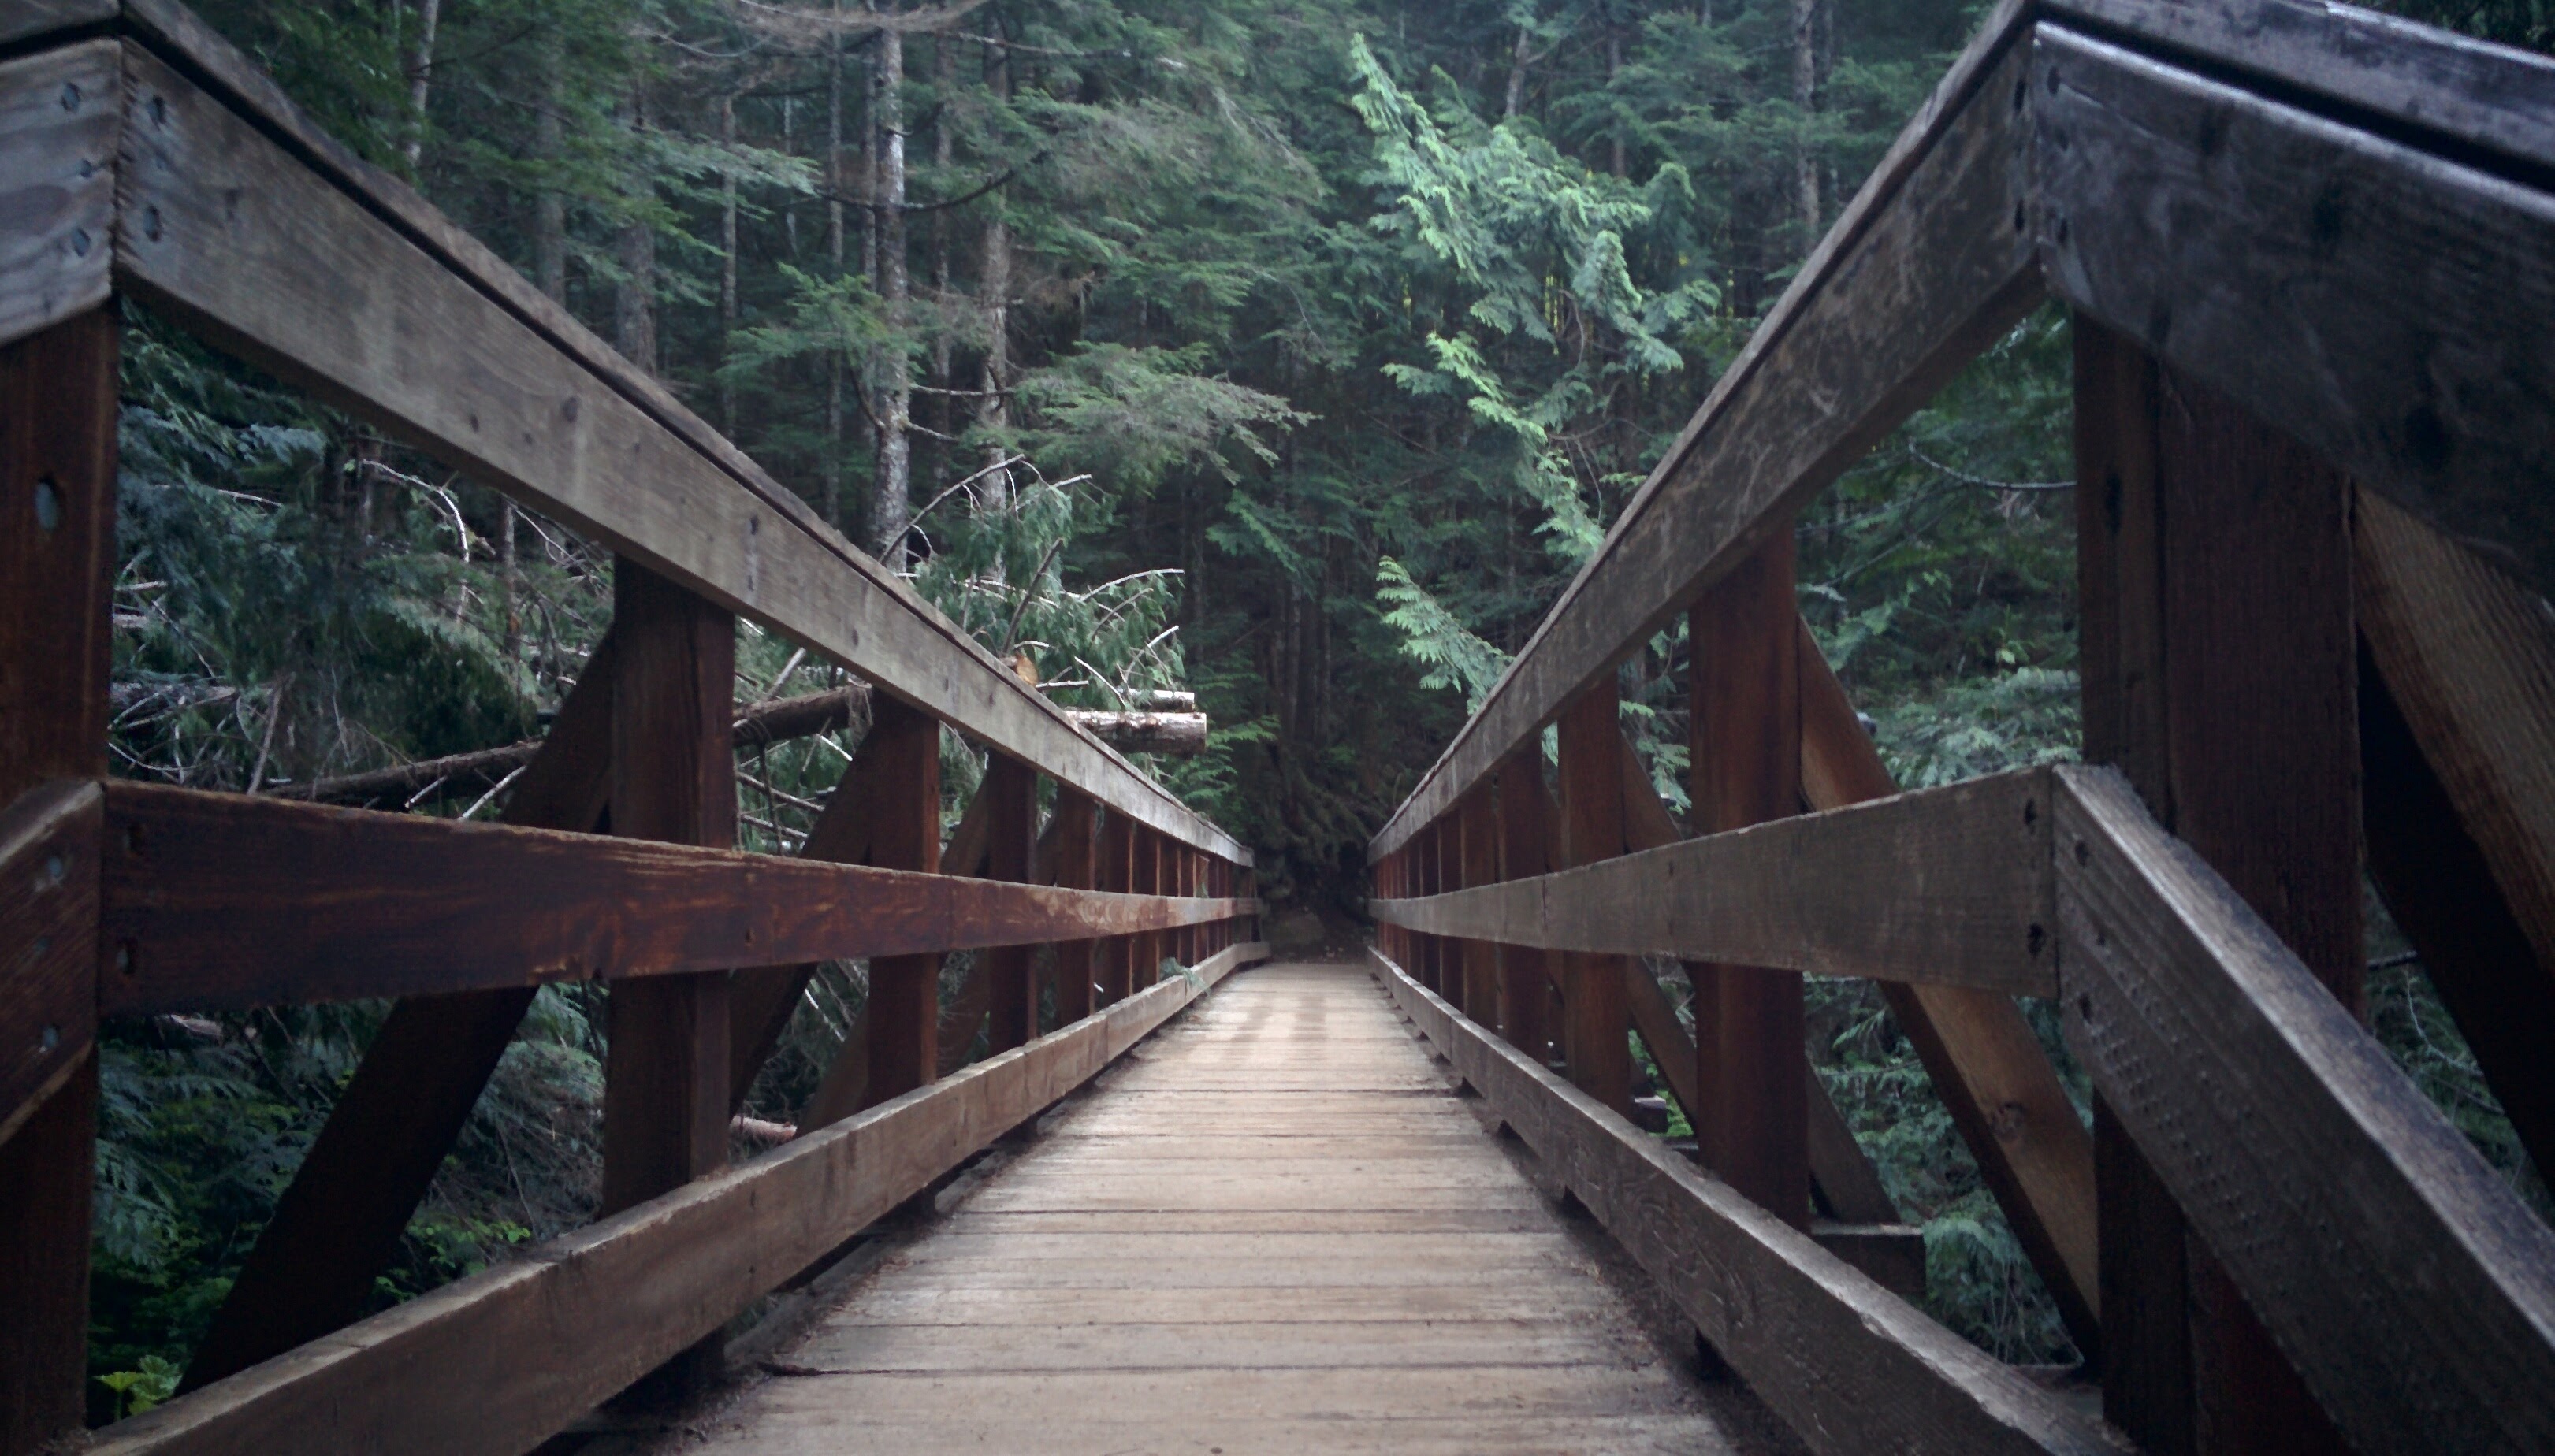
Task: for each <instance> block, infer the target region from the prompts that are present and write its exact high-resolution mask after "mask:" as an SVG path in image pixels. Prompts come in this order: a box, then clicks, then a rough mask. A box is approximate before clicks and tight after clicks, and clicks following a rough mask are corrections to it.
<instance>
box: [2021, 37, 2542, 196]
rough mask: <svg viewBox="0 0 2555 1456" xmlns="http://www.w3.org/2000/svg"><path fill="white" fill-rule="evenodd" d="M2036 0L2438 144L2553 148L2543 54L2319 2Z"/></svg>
mask: <svg viewBox="0 0 2555 1456" xmlns="http://www.w3.org/2000/svg"><path fill="white" fill-rule="evenodd" d="M2038 9H2039V13H2040V14H2041V15H2043V16H2045V17H2049V18H2052V19H2057V20H2062V21H2065V22H2067V23H2068V24H2070V25H2071V26H2075V27H2078V28H2081V29H2084V30H2087V31H2090V32H2093V33H2096V34H2101V35H2106V36H2108V37H2110V38H2111V39H2114V40H2117V41H2119V42H2120V43H2122V44H2124V45H2127V46H2129V47H2132V48H2134V49H2137V50H2142V51H2147V52H2151V53H2154V54H2157V55H2159V56H2160V57H2162V58H2164V59H2168V60H2177V59H2178V60H2184V61H2200V62H2204V63H2206V64H2207V65H2209V66H2212V67H2219V68H2224V69H2228V70H2233V71H2236V72H2240V73H2242V74H2244V75H2245V76H2247V77H2248V78H2250V79H2252V80H2256V81H2265V82H2269V83H2271V84H2270V86H2269V87H2266V89H2277V90H2281V91H2284V92H2287V93H2288V94H2290V95H2291V96H2293V97H2296V98H2300V99H2304V100H2307V101H2308V102H2309V103H2310V104H2312V105H2313V106H2315V107H2316V108H2317V109H2319V110H2323V111H2325V112H2328V113H2329V114H2332V115H2335V116H2337V117H2338V118H2342V119H2346V120H2358V121H2364V122H2372V123H2375V124H2377V125H2378V126H2382V127H2383V128H2384V129H2386V130H2391V131H2397V132H2411V133H2415V134H2419V135H2421V136H2423V138H2424V140H2425V142H2426V144H2429V145H2433V146H2437V147H2440V148H2441V149H2443V150H2455V151H2460V152H2469V153H2483V154H2489V155H2492V156H2494V157H2495V158H2496V159H2497V160H2498V162H2500V163H2515V164H2517V165H2518V166H2519V167H2520V168H2523V169H2528V170H2534V171H2540V172H2542V171H2543V170H2544V168H2545V167H2546V163H2547V159H2548V158H2549V157H2555V66H2550V65H2549V64H2548V62H2547V61H2546V59H2545V58H2544V57H2542V56H2532V55H2529V54H2528V53H2526V52H2522V51H2517V50H2513V49H2511V48H2509V47H2505V46H2496V45H2493V44H2491V43H2490V42H2485V41H2479V40H2475V39H2472V38H2470V37H2467V36H2462V35H2459V34H2457V33H2456V32H2454V31H2448V30H2443V29H2441V28H2439V27H2437V26H2428V25H2423V24H2421V23H2419V22H2417V21H2412V20H2406V19H2401V18H2398V17H2396V16H2392V15H2381V14H2378V13H2377V12H2375V11H2371V10H2362V9H2359V8H2358V7H2355V6H2349V5H2334V4H2325V3H2321V0H2184V3H2178V4H2156V3H2153V0H2046V3H2043V4H2042V5H2040V6H2039V7H2038Z"/></svg>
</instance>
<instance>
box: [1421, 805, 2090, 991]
mask: <svg viewBox="0 0 2555 1456" xmlns="http://www.w3.org/2000/svg"><path fill="white" fill-rule="evenodd" d="M2049 885H2050V881H2049V783H2048V771H2047V770H2045V769H2022V770H2017V771H2015V772H2013V773H2009V774H1999V775H1996V776H1994V777H1992V778H1987V779H1978V780H1973V781H1971V782H1969V783H1967V784H1956V785H1952V786H1949V787H1947V788H1943V789H1924V790H1921V791H1918V792H1914V793H1904V794H1900V795H1898V796H1896V797H1894V798H1886V799H1880V800H1877V801H1874V802H1871V803H1864V804H1857V805H1854V806H1853V807H1850V808H1840V809H1831V810H1828V811H1826V812H1824V813H1815V814H1805V815H1802V816H1801V817H1798V818H1792V819H1778V820H1775V821H1773V822H1771V823H1766V824H1760V825H1757V826H1754V827H1752V828H1747V829H1737V830H1733V831H1731V832H1729V833H1726V834H1710V835H1705V836H1703V837H1701V838H1696V839H1683V840H1679V841H1677V842H1675V843H1673V844H1668V845H1663V846H1661V847H1659V848H1657V849H1648V850H1642V851H1641V852H1640V853H1637V854H1628V855H1625V856H1622V857H1621V858H1618V859H1611V860H1605V861H1602V862H1600V863H1597V864H1592V865H1586V866H1583V867H1581V868H1579V869H1575V870H1563V871H1560V872H1559V873H1556V874H1550V875H1542V876H1538V877H1536V878H1533V879H1530V880H1508V881H1502V882H1500V883H1497V884H1492V885H1484V886H1480V887H1478V888H1475V889H1470V890H1457V891H1450V892H1448V893H1446V894H1442V895H1433V896H1426V897H1421V898H1418V899H1404V900H1377V901H1373V902H1370V908H1371V910H1372V911H1373V913H1374V915H1375V917H1376V918H1377V919H1379V920H1382V921H1385V922H1386V923H1388V924H1395V925H1400V926H1403V927H1404V928H1407V929H1411V930H1417V931H1419V932H1421V933H1423V934H1429V935H1443V936H1450V937H1468V938H1473V939H1481V940H1492V941H1499V942H1502V943H1505V944H1510V945H1530V946H1538V947H1541V948H1543V949H1547V950H1570V951H1585V952H1595V953H1605V954H1622V955H1668V956H1675V957H1678V958H1680V959H1684V960H1698V961H1734V962H1744V963H1747V964H1752V965H1764V966H1774V967H1779V968H1781V969H1785V970H1795V971H1802V972H1806V973H1809V974H1813V975H1827V976H1865V977H1870V978H1872V979H1874V980H1880V981H1916V982H1924V983H1927V984H1932V985H1946V986H1969V987H1976V988H1979V989H1982V990H1989V991H2002V992H2006V993H2008V994H2011V995H2016V996H2051V995H2054V994H2056V991H2057V975H2056V961H2057V957H2056V955H2055V953H2054V950H2055V939H2054V936H2053V935H2052V933H2051V930H2050V926H2051V923H2052V922H2051V919H2050V911H2049V893H2050V891H2049Z"/></svg>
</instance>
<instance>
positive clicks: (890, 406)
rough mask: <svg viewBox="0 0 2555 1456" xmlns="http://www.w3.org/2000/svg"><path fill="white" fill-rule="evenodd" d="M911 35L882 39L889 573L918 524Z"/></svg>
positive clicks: (875, 521) (881, 389) (879, 503)
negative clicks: (908, 166)
mask: <svg viewBox="0 0 2555 1456" xmlns="http://www.w3.org/2000/svg"><path fill="white" fill-rule="evenodd" d="M904 91H905V35H904V33H903V32H901V31H895V30H883V31H881V32H880V33H879V39H878V139H879V194H878V206H877V208H876V209H875V210H876V212H877V213H878V219H879V220H878V231H879V277H880V280H881V283H882V284H883V287H882V288H881V289H880V290H879V292H880V293H881V294H882V295H883V296H884V297H885V300H886V303H887V323H888V329H889V332H890V336H889V340H888V346H887V347H886V348H885V349H882V350H880V351H879V371H878V373H879V380H878V389H877V392H876V393H875V394H874V395H873V396H872V398H873V401H874V404H875V409H876V412H877V415H878V430H879V451H878V478H877V480H876V481H875V482H874V483H873V485H872V487H871V490H872V495H871V508H870V540H871V543H872V546H871V549H872V550H873V551H874V552H875V553H876V554H877V556H878V558H879V559H880V560H881V561H883V562H885V563H886V565H887V567H888V569H889V570H892V571H902V570H904V569H905V566H906V549H905V533H906V528H907V527H908V526H909V525H910V524H912V521H913V500H912V498H911V495H910V479H911V474H912V458H911V454H910V451H911V449H912V441H911V439H910V438H909V437H908V435H907V430H906V424H907V414H908V412H909V411H910V410H911V409H912V408H913V385H912V381H911V380H910V379H909V378H908V376H907V367H908V366H907V364H906V357H905V347H904V333H905V327H906V313H907V307H906V303H907V295H908V285H907V280H906V271H905V99H904Z"/></svg>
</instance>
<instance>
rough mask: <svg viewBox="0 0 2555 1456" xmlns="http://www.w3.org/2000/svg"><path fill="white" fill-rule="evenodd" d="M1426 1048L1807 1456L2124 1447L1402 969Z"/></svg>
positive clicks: (1390, 977) (1407, 1003) (1394, 977)
mask: <svg viewBox="0 0 2555 1456" xmlns="http://www.w3.org/2000/svg"><path fill="white" fill-rule="evenodd" d="M1378 972H1379V975H1380V976H1381V978H1382V979H1383V980H1384V981H1385V984H1386V986H1387V989H1389V990H1390V991H1392V993H1393V995H1394V998H1395V1000H1396V1001H1397V1002H1398V1003H1399V1005H1400V1006H1401V1009H1402V1012H1403V1014H1404V1015H1406V1016H1408V1017H1409V1018H1410V1020H1411V1022H1412V1023H1413V1025H1415V1026H1416V1027H1417V1028H1418V1029H1419V1032H1420V1034H1421V1035H1423V1036H1426V1037H1427V1038H1428V1039H1429V1041H1430V1042H1431V1043H1433V1044H1434V1045H1435V1046H1436V1048H1437V1049H1438V1051H1439V1052H1440V1053H1441V1054H1442V1055H1444V1056H1446V1057H1447V1058H1448V1059H1449V1060H1450V1061H1451V1062H1452V1063H1453V1064H1454V1068H1455V1072H1456V1074H1457V1075H1459V1076H1461V1077H1462V1078H1463V1079H1464V1080H1465V1081H1466V1082H1467V1083H1469V1084H1471V1085H1472V1087H1473V1088H1474V1089H1475V1090H1476V1091H1478V1092H1479V1093H1481V1095H1482V1097H1483V1099H1484V1101H1485V1102H1486V1103H1487V1104H1489V1107H1490V1110H1491V1111H1492V1112H1494V1113H1495V1114H1496V1115H1497V1116H1498V1117H1499V1118H1500V1119H1501V1120H1502V1121H1503V1122H1505V1123H1507V1124H1508V1126H1509V1127H1510V1128H1511V1129H1512V1130H1514V1131H1515V1132H1516V1133H1517V1135H1518V1136H1519V1137H1520V1138H1521V1139H1523V1140H1524V1141H1525V1143H1526V1145H1527V1146H1528V1147H1530V1148H1532V1149H1533V1150H1534V1152H1535V1154H1536V1156H1537V1157H1539V1158H1540V1159H1542V1162H1543V1165H1544V1166H1545V1167H1546V1168H1548V1169H1550V1170H1551V1171H1552V1173H1553V1174H1554V1175H1555V1176H1556V1177H1557V1178H1559V1179H1560V1180H1561V1181H1562V1182H1563V1183H1565V1184H1566V1185H1567V1186H1568V1187H1569V1189H1570V1190H1571V1192H1572V1193H1573V1194H1574V1195H1575V1196H1576V1197H1577V1198H1578V1199H1579V1201H1580V1202H1581V1203H1582V1204H1584V1205H1586V1207H1587V1208H1588V1210H1589V1212H1590V1213H1591V1214H1592V1215H1593V1216H1594V1217H1595V1218H1596V1219H1597V1221H1598V1222H1599V1223H1601V1224H1603V1225H1604V1226H1605V1228H1606V1230H1607V1232H1609V1233H1611V1234H1613V1235H1614V1236H1615V1239H1616V1241H1617V1242H1618V1243H1620V1244H1621V1245H1622V1246H1623V1247H1624V1249H1625V1252H1627V1253H1628V1254H1630V1255H1631V1256H1632V1257H1633V1258H1634V1260H1635V1261H1637V1262H1638V1263H1639V1264H1640V1265H1641V1266H1642V1269H1643V1270H1645V1271H1647V1272H1648V1274H1650V1276H1651V1277H1653V1278H1655V1279H1657V1280H1658V1281H1659V1286H1660V1288H1661V1290H1662V1291H1663V1292H1664V1293H1665V1294H1666V1295H1667V1296H1668V1297H1669V1298H1670V1299H1671V1300H1672V1301H1674V1303H1675V1304H1676V1306H1677V1308H1678V1310H1679V1311H1680V1312H1681V1313H1683V1314H1684V1315H1685V1316H1686V1317H1687V1318H1688V1319H1691V1320H1693V1321H1694V1323H1695V1325H1696V1327H1697V1328H1698V1329H1699V1330H1701V1331H1702V1333H1703V1335H1704V1337H1705V1338H1706V1339H1708V1340H1710V1341H1711V1342H1712V1344H1713V1347H1714V1348H1715V1349H1716V1350H1718V1351H1720V1352H1721V1353H1722V1354H1723V1355H1724V1356H1725V1357H1726V1358H1727V1359H1728V1360H1729V1361H1730V1363H1731V1364H1732V1365H1733V1366H1734V1367H1735V1368H1737V1370H1738V1371H1739V1373H1740V1374H1741V1375H1743V1376H1745V1377H1746V1378H1747V1380H1748V1383H1749V1385H1750V1387H1751V1388H1753V1389H1754V1390H1755V1391H1756V1392H1757V1394H1758V1395H1760V1396H1762V1397H1763V1398H1764V1400H1765V1402H1766V1403H1767V1404H1768V1405H1770V1406H1772V1407H1773V1408H1774V1410H1775V1412H1776V1413H1777V1414H1779V1415H1781V1416H1782V1417H1783V1418H1784V1419H1785V1420H1787V1421H1789V1422H1790V1423H1791V1425H1792V1428H1793V1430H1794V1431H1795V1432H1796V1433H1798V1434H1799V1435H1800V1437H1801V1439H1802V1441H1803V1442H1804V1443H1805V1444H1807V1445H1808V1446H1809V1448H1810V1449H1811V1450H1813V1451H1822V1452H1827V1451H1834V1452H1864V1451H1874V1450H1887V1451H1904V1452H1920V1451H1943V1452H1965V1453H1966V1452H1995V1451H2082V1452H2097V1451H2100V1452H2120V1451H2125V1450H2126V1449H2127V1447H2126V1446H2125V1445H2123V1444H2122V1443H2121V1442H2120V1441H2119V1440H2118V1438H2117V1437H2116V1436H2115V1435H2113V1434H2112V1433H2111V1432H2110V1431H2109V1430H2108V1429H2106V1428H2105V1427H2104V1426H2103V1425H2102V1423H2101V1422H2100V1421H2097V1420H2093V1419H2090V1418H2088V1417H2086V1416H2084V1415H2081V1414H2078V1413H2077V1412H2076V1411H2075V1410H2073V1409H2071V1408H2070V1407H2068V1406H2067V1405H2066V1404H2064V1403H2063V1402H2061V1401H2060V1400H2059V1399H2058V1398H2057V1397H2056V1396H2055V1395H2051V1394H2050V1393H2048V1392H2046V1391H2044V1390H2042V1389H2041V1388H2039V1387H2038V1386H2035V1385H2033V1384H2032V1383H2030V1382H2029V1381H2027V1380H2025V1379H2023V1378H2022V1377H2021V1376H2020V1375H2017V1374H2016V1373H2014V1372H2013V1371H2010V1370H2008V1369H2007V1368H2006V1367H2005V1366H2003V1365H2000V1364H1998V1363H1997V1362H1996V1361H1995V1360H1992V1359H1990V1358H1989V1357H1988V1356H1986V1355H1985V1354H1982V1353H1981V1352H1980V1351H1979V1350H1978V1349H1977V1348H1976V1347H1975V1346H1972V1345H1970V1344H1969V1343H1968V1342H1966V1341H1964V1340H1962V1339H1960V1338H1959V1337H1958V1336H1956V1335H1954V1334H1952V1333H1951V1332H1950V1331H1948V1330H1946V1329H1944V1328H1943V1327H1942V1326H1940V1325H1938V1324H1936V1323H1934V1322H1933V1321H1932V1320H1930V1319H1928V1318H1926V1317H1925V1316H1924V1315H1923V1314H1920V1313H1918V1312H1917V1311H1916V1310H1915V1309H1914V1308H1913V1307H1911V1306H1909V1305H1908V1304H1907V1303H1906V1302H1905V1301H1903V1300H1901V1299H1899V1298H1898V1297H1897V1296H1896V1295H1894V1294H1891V1293H1890V1292H1889V1291H1887V1290H1886V1289H1884V1288H1883V1287H1881V1285H1880V1284H1878V1283H1876V1282H1874V1281H1873V1279H1872V1278H1871V1277H1870V1276H1869V1275H1867V1274H1863V1273H1861V1272H1860V1271H1858V1270H1855V1269H1853V1268H1851V1267H1850V1266H1848V1265H1847V1264H1845V1263H1844V1262H1843V1261H1841V1260H1839V1259H1838V1258H1836V1257H1835V1256H1834V1255H1832V1254H1829V1253H1828V1252H1827V1251H1826V1250H1823V1249H1821V1248H1819V1247H1818V1245H1817V1243H1816V1242H1814V1241H1813V1240H1812V1239H1811V1238H1810V1236H1809V1235H1808V1234H1806V1233H1803V1232H1802V1231H1800V1230H1797V1229H1795V1228H1793V1227H1792V1226H1791V1225H1789V1224H1787V1223H1785V1222H1783V1221H1782V1220H1781V1219H1779V1218H1776V1217H1775V1216H1774V1215H1772V1214H1770V1213H1768V1212H1766V1211H1765V1210H1764V1208H1761V1207H1759V1206H1758V1205H1757V1204H1755V1203H1753V1202H1751V1201H1749V1200H1748V1199H1746V1198H1743V1197H1741V1196H1739V1195H1738V1194H1737V1193H1735V1192H1733V1191H1732V1190H1731V1188H1730V1186H1729V1185H1728V1184H1726V1183H1723V1182H1722V1181H1721V1180H1719V1179H1718V1178H1714V1177H1711V1176H1709V1175H1707V1174H1705V1173H1703V1172H1701V1171H1699V1170H1697V1169H1695V1168H1694V1167H1692V1166H1690V1165H1688V1164H1687V1163H1686V1161H1685V1159H1683V1158H1681V1157H1679V1156H1677V1155H1676V1154H1675V1153H1669V1152H1667V1151H1666V1150H1665V1149H1664V1148H1662V1147H1661V1146H1660V1145H1659V1143H1658V1140H1657V1139H1654V1138H1652V1137H1650V1136H1649V1135H1648V1134H1646V1133H1643V1132H1642V1131H1640V1130H1639V1129H1637V1128H1634V1127H1633V1126H1632V1125H1631V1124H1629V1123H1627V1122H1625V1121H1624V1120H1623V1119H1621V1118H1618V1117H1612V1116H1608V1115H1607V1109H1606V1108H1605V1107H1604V1106H1603V1105H1602V1104H1600V1103H1597V1102H1596V1101H1594V1100H1593V1099H1591V1098H1589V1097H1588V1096H1587V1095H1586V1094H1584V1093H1582V1092H1580V1091H1579V1090H1578V1089H1577V1088H1575V1087H1572V1086H1570V1085H1569V1084H1568V1083H1566V1082H1564V1081H1562V1080H1561V1079H1560V1078H1558V1077H1555V1076H1553V1075H1552V1074H1551V1073H1550V1072H1548V1071H1546V1070H1544V1069H1543V1068H1542V1067H1540V1066H1538V1065H1536V1064H1534V1063H1533V1062H1531V1061H1530V1060H1528V1059H1527V1058H1525V1057H1522V1056H1520V1055H1518V1054H1517V1052H1516V1051H1515V1050H1514V1049H1512V1048H1510V1047H1508V1046H1506V1045H1504V1044H1502V1043H1500V1042H1497V1041H1495V1040H1492V1039H1491V1038H1489V1037H1487V1036H1485V1035H1483V1034H1482V1032H1481V1031H1479V1029H1477V1028H1475V1027H1473V1026H1472V1025H1471V1024H1470V1023H1468V1022H1466V1021H1465V1020H1464V1019H1463V1018H1461V1017H1458V1016H1456V1015H1454V1014H1453V1008H1451V1007H1449V1006H1447V1005H1446V1004H1445V1003H1444V1002H1443V1001H1442V1000H1440V999H1438V998H1437V997H1435V996H1433V995H1431V994H1430V993H1429V992H1428V991H1427V990H1426V989H1425V988H1423V987H1421V986H1420V985H1419V984H1418V983H1417V982H1415V981H1413V980H1411V979H1410V978H1409V977H1408V976H1407V975H1404V974H1402V973H1401V972H1400V970H1399V968H1398V967H1396V966H1393V965H1392V964H1391V963H1389V962H1384V961H1382V960H1381V958H1379V961H1378Z"/></svg>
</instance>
